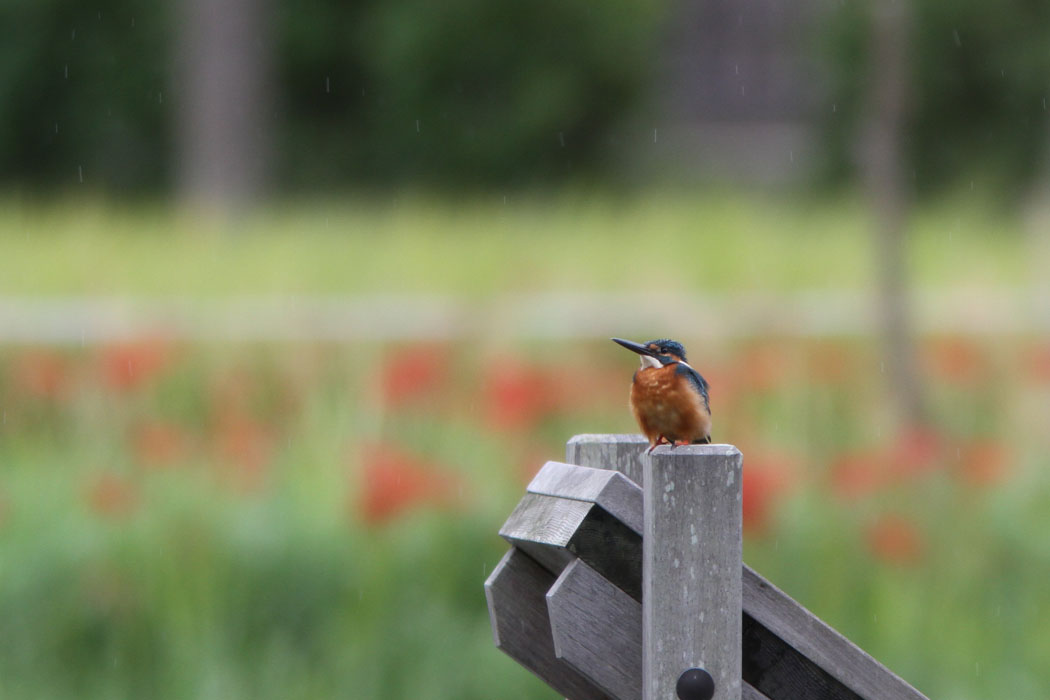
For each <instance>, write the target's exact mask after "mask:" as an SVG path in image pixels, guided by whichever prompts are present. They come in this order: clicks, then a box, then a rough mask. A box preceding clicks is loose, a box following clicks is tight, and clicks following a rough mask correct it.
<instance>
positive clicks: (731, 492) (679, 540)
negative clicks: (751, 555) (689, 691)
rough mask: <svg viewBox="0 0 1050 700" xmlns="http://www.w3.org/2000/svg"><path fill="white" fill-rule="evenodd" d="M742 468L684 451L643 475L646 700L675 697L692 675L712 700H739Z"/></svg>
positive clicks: (733, 461)
mask: <svg viewBox="0 0 1050 700" xmlns="http://www.w3.org/2000/svg"><path fill="white" fill-rule="evenodd" d="M741 463H742V456H741V454H740V451H739V450H738V449H737V448H735V447H733V446H732V445H687V446H683V447H678V448H675V449H671V448H669V447H661V448H657V449H656V450H655V451H654V452H653V454H652V458H651V460H650V461H649V463H647V464H646V465H645V484H646V487H645V547H644V548H643V554H642V556H643V561H642V629H643V638H642V665H643V670H642V676H643V681H644V682H643V688H642V697H643V698H644V700H667V699H668V698H673V697H675V686H676V684H677V682H678V678H679V676H681V674H682V673H683V672H684V671H686V670H688V669H690V668H702V669H704V670H706V671H707V672H708V673H709V674H711V677H712V678H713V679H714V683H715V685H714V700H740V695H741V660H740V659H741V627H740V610H741V578H740V569H741V563H742V562H741V559H740V557H741V553H742V551H743V531H742V527H741ZM686 611H688V613H689V614H685V613H686Z"/></svg>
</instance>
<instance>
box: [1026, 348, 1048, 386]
mask: <svg viewBox="0 0 1050 700" xmlns="http://www.w3.org/2000/svg"><path fill="white" fill-rule="evenodd" d="M1026 355H1027V357H1026V362H1025V364H1026V365H1027V368H1028V374H1029V375H1030V376H1031V377H1032V379H1034V380H1035V381H1037V382H1042V383H1050V345H1043V346H1040V347H1035V348H1031V349H1030V350H1029V351H1028V352H1027V353H1026Z"/></svg>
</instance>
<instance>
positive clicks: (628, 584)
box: [499, 493, 642, 600]
mask: <svg viewBox="0 0 1050 700" xmlns="http://www.w3.org/2000/svg"><path fill="white" fill-rule="evenodd" d="M499 534H500V535H501V536H502V537H503V538H504V539H506V540H507V541H508V542H510V543H511V544H512V545H514V546H515V547H518V548H520V549H522V550H524V551H525V552H526V553H527V554H529V556H531V557H532V558H534V559H535V560H536V561H537V562H539V563H540V564H541V565H543V566H544V567H545V568H546V569H547V570H548V571H550V572H551V573H552V574H554V575H555V576H557V575H559V574H561V572H562V570H563V569H564V568H565V567H566V566H568V565H569V563H570V562H571V561H572V560H573V559H575V558H576V557H579V558H580V559H583V560H584V561H585V562H587V564H588V565H590V566H591V567H592V568H594V569H595V570H596V571H598V572H599V573H601V575H602V576H604V577H605V578H607V579H609V581H611V582H612V583H614V584H615V585H617V586H619V587H620V589H621V590H623V591H624V592H626V593H627V594H628V595H630V596H631V597H633V598H634V599H635V600H641V596H642V591H641V584H642V538H641V535H639V534H638V533H637V532H634V531H633V530H632V529H631V528H629V527H627V526H626V525H624V524H623V523H622V522H620V521H619V520H617V519H616V518H615V517H613V516H612V515H611V514H610V513H609V512H608V511H606V510H605V509H604V508H602V507H601V506H598V505H596V504H594V503H591V502H588V501H576V500H572V499H568V498H558V497H555V496H542V495H539V494H535V493H527V494H525V496H524V497H523V498H522V499H521V501H520V502H519V503H518V505H517V507H515V509H514V511H513V512H512V513H511V514H510V517H508V518H507V521H506V522H505V523H504V524H503V527H502V528H501V529H500V532H499Z"/></svg>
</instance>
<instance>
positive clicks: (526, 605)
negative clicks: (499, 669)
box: [485, 548, 608, 700]
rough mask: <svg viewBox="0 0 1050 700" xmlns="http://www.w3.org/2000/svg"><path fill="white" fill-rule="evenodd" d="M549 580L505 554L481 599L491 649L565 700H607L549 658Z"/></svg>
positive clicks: (514, 553) (517, 555)
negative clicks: (489, 629)
mask: <svg viewBox="0 0 1050 700" xmlns="http://www.w3.org/2000/svg"><path fill="white" fill-rule="evenodd" d="M553 584H554V576H553V575H551V573H550V572H549V571H547V570H546V569H544V568H543V567H542V566H540V565H539V564H537V563H536V562H535V561H533V560H532V559H530V558H529V557H528V556H527V555H526V554H524V553H523V552H520V551H518V550H516V549H513V548H512V549H511V550H510V551H509V552H507V553H506V555H504V557H503V559H502V560H501V561H500V563H499V564H498V565H497V566H496V568H495V569H494V570H493V571H492V574H491V575H490V576H489V577H488V580H486V581H485V599H486V600H487V602H488V608H489V620H490V622H491V623H492V636H493V639H494V640H495V642H496V647H497V648H499V649H500V650H501V651H503V652H504V653H506V654H507V655H508V656H510V657H511V658H512V659H514V660H515V661H517V662H518V663H520V664H521V665H522V666H524V667H525V668H527V669H529V670H530V671H532V672H533V673H534V674H536V675H537V676H539V677H540V678H541V679H542V680H543V681H544V682H545V683H547V685H549V686H550V687H552V688H554V689H555V690H556V691H557V692H559V693H561V694H562V695H564V696H566V697H567V698H569V699H570V700H608V696H607V695H606V694H605V693H603V692H602V691H601V690H599V689H598V688H597V687H596V686H595V685H594V684H593V683H591V682H590V681H589V680H588V679H587V678H585V677H584V676H582V675H581V674H580V673H578V672H577V671H575V670H574V669H573V668H572V667H571V666H570V665H569V664H568V663H566V662H565V661H563V660H561V659H558V658H557V657H555V655H554V641H553V639H552V637H551V623H550V618H549V617H548V614H547V602H546V593H547V590H548V589H549V588H550V587H551V586H552V585H553Z"/></svg>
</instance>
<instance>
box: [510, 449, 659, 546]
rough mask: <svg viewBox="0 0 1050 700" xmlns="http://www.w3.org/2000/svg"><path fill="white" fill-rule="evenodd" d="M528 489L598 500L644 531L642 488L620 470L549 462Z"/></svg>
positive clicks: (594, 501)
mask: <svg viewBox="0 0 1050 700" xmlns="http://www.w3.org/2000/svg"><path fill="white" fill-rule="evenodd" d="M528 492H529V493H536V494H540V495H541V496H558V497H559V498H572V499H575V500H578V501H589V502H591V503H596V504H597V505H599V506H601V507H602V508H604V509H605V510H606V511H608V512H609V513H610V514H611V515H613V516H615V517H616V518H617V519H618V520H620V522H622V523H623V524H624V525H626V526H627V527H629V528H631V529H632V530H634V531H635V532H637V533H638V534H639V535H640V534H642V488H641V487H640V486H639V485H638V484H636V483H634V482H633V481H631V480H630V479H628V478H627V477H626V476H624V475H623V474H621V473H619V472H616V471H612V470H609V469H594V468H591V467H580V466H576V465H573V464H565V463H563V462H547V463H546V464H544V465H543V468H541V469H540V471H539V472H537V474H536V476H535V477H533V479H532V482H531V483H530V484H529V486H528Z"/></svg>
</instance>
